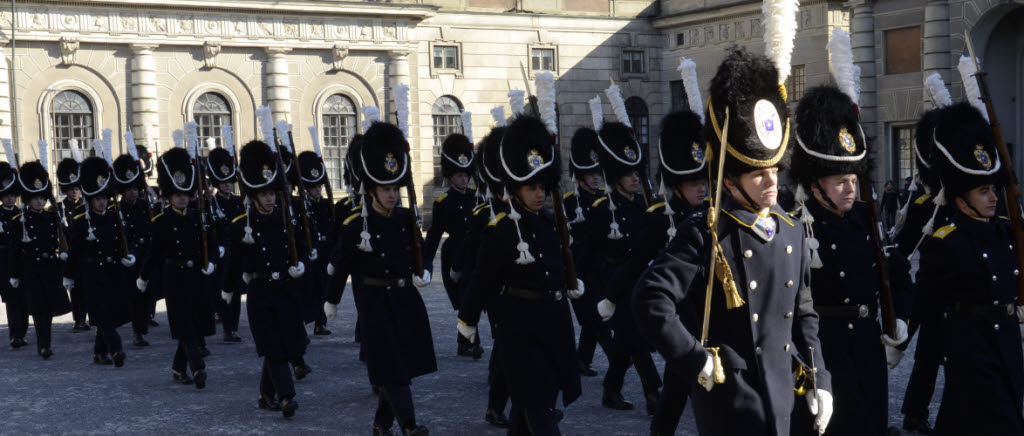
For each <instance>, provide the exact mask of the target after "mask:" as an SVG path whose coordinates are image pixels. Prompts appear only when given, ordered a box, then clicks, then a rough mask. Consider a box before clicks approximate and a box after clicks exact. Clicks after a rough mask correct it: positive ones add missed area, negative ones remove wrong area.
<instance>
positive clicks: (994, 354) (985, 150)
mask: <svg viewBox="0 0 1024 436" xmlns="http://www.w3.org/2000/svg"><path fill="white" fill-rule="evenodd" d="M932 132H933V133H932V134H933V135H934V136H933V137H934V139H935V141H934V144H933V145H934V147H935V148H936V149H937V150H939V151H941V153H932V156H931V157H932V159H931V162H930V163H931V166H932V168H933V169H934V170H935V171H937V172H938V175H939V178H940V180H941V182H942V186H943V187H944V190H945V198H946V200H947V203H948V204H949V205H950V207H951V212H952V215H951V216H950V222H949V224H948V225H946V226H943V227H941V228H939V229H938V230H937V231H935V233H934V234H933V235H932V237H930V238H928V239H927V240H926V241H925V242H924V243H923V244H922V246H921V268H920V269H919V270H918V272H917V283H918V286H919V287H920V289H922V290H927V291H928V293H929V296H930V298H929V299H927V300H926V301H924V300H922V301H917V307H918V308H920V309H922V312H923V313H922V317H923V318H924V320H923V322H924V323H926V324H925V325H928V324H927V323H935V324H934V327H935V328H936V329H937V332H938V335H939V340H938V343H939V347H940V352H941V355H942V361H943V365H944V366H945V374H946V385H945V388H944V390H943V394H942V403H941V405H940V406H939V414H938V416H937V417H936V420H935V430H934V433H935V434H940V435H961V434H1002V435H1021V434H1024V419H1022V416H1021V406H1022V402H1024V356H1022V349H1021V334H1020V329H1019V328H1018V322H1024V308H1022V307H1021V306H1017V305H1016V298H1017V283H1018V281H1017V276H1018V275H1019V274H1020V271H1019V268H1020V265H1018V264H1017V261H1016V252H1015V251H1014V250H1015V249H1020V248H1019V247H1014V246H1013V244H1012V243H1011V242H1012V240H1013V238H1012V234H1011V232H1012V230H1011V226H1010V223H1009V222H1008V221H1007V220H1005V219H1002V218H999V217H996V216H995V213H996V207H997V202H998V192H999V191H1000V190H1001V188H1002V187H1003V185H1004V184H1005V183H1006V176H1005V172H1004V168H1002V166H1003V165H1009V164H1010V163H1009V162H1002V161H1001V160H1000V158H999V154H998V152H997V151H996V148H995V145H994V144H995V140H994V138H993V136H992V130H991V127H990V126H989V124H988V122H987V121H986V120H985V119H984V118H982V114H981V113H980V112H979V111H978V110H977V109H975V108H974V107H973V106H971V105H970V104H969V103H967V102H964V103H958V104H954V105H952V106H948V107H946V108H943V109H940V113H939V114H938V117H937V118H936V122H935V124H934V126H933V128H932Z"/></svg>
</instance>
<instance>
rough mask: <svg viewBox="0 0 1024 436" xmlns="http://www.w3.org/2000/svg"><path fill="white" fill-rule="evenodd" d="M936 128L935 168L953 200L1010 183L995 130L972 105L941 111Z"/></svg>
mask: <svg viewBox="0 0 1024 436" xmlns="http://www.w3.org/2000/svg"><path fill="white" fill-rule="evenodd" d="M939 111H940V112H939V114H938V116H937V118H936V120H935V125H934V128H933V130H932V131H933V137H932V138H933V141H934V145H935V152H934V153H932V155H931V157H932V162H931V165H932V168H933V169H934V170H935V171H938V173H939V178H940V179H941V180H942V184H943V185H944V186H945V187H946V193H947V197H946V198H953V197H956V196H959V195H962V194H963V193H965V192H967V191H970V190H971V189H974V188H976V187H978V186H981V185H986V184H995V185H996V186H1002V185H1003V184H1004V183H1005V182H1006V177H1005V172H1004V171H1003V168H1002V166H1003V165H1006V164H1008V162H1001V161H1000V159H999V152H998V151H997V150H996V146H995V143H996V142H995V139H994V138H993V136H992V128H991V126H989V124H988V121H986V120H985V118H984V117H983V116H982V115H981V112H978V110H977V109H976V108H974V106H971V104H970V103H967V102H961V103H956V104H953V105H951V106H946V107H944V108H942V109H939Z"/></svg>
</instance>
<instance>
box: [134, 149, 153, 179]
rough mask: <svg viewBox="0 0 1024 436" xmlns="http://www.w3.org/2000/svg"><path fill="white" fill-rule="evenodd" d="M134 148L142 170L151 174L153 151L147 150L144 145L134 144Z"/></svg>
mask: <svg viewBox="0 0 1024 436" xmlns="http://www.w3.org/2000/svg"><path fill="white" fill-rule="evenodd" d="M135 150H136V151H138V152H139V160H140V161H141V162H139V164H140V165H142V171H143V172H144V173H146V175H147V176H148V175H150V174H153V153H150V152H149V149H148V148H146V146H145V145H136V146H135Z"/></svg>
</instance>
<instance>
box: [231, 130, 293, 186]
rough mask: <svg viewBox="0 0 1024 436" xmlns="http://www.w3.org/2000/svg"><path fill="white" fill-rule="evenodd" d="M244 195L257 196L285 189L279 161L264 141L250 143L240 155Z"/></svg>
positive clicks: (239, 164) (243, 148) (240, 171)
mask: <svg viewBox="0 0 1024 436" xmlns="http://www.w3.org/2000/svg"><path fill="white" fill-rule="evenodd" d="M238 159H239V163H238V167H239V168H238V169H239V175H241V177H242V184H241V185H240V188H242V193H243V194H245V195H249V196H255V195H256V194H257V193H259V192H263V191H280V190H282V189H284V179H283V178H282V176H281V174H279V170H278V168H277V159H276V158H275V157H274V152H273V151H272V150H271V149H270V146H269V145H267V143H265V142H263V141H249V143H248V144H245V145H243V146H242V149H241V151H240V152H239V153H238Z"/></svg>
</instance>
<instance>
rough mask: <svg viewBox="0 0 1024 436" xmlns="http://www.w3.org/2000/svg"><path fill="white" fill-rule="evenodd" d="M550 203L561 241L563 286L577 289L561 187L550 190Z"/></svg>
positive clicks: (574, 264) (574, 263)
mask: <svg viewBox="0 0 1024 436" xmlns="http://www.w3.org/2000/svg"><path fill="white" fill-rule="evenodd" d="M552 194H553V195H552V197H551V200H552V201H551V203H552V204H554V206H555V228H556V229H557V230H558V239H560V240H561V242H562V263H563V264H565V288H566V289H568V290H570V291H575V290H578V289H579V283H578V282H577V280H576V279H577V277H576V262H575V260H574V259H573V256H572V250H570V249H569V225H568V221H567V220H566V218H565V205H563V204H562V188H561V187H559V186H556V187H555V189H554V191H553V192H552Z"/></svg>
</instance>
